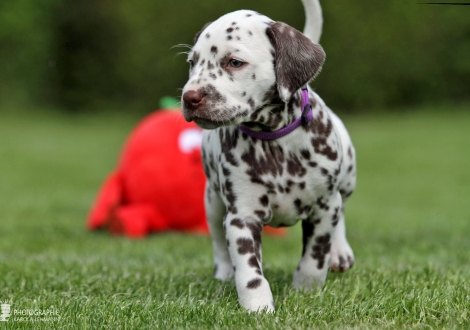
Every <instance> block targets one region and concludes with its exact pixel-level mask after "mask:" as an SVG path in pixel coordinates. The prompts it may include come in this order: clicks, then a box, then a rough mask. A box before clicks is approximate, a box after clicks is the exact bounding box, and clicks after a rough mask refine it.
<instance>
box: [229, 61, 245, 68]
mask: <svg viewBox="0 0 470 330" xmlns="http://www.w3.org/2000/svg"><path fill="white" fill-rule="evenodd" d="M243 64H245V62H242V61H240V60H236V59H232V60H230V61H229V62H228V65H229V66H231V67H232V68H239V67H241V66H243Z"/></svg>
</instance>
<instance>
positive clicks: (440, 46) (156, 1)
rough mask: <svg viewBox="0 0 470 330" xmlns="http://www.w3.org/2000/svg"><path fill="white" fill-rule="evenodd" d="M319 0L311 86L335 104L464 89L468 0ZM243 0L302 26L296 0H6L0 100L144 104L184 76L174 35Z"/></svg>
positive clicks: (461, 95)
mask: <svg viewBox="0 0 470 330" xmlns="http://www.w3.org/2000/svg"><path fill="white" fill-rule="evenodd" d="M321 4H322V7H323V13H324V19H325V24H324V33H323V36H322V39H321V43H322V45H323V47H324V48H325V50H326V53H327V60H326V63H325V66H324V69H323V72H322V74H321V75H320V76H319V78H318V79H317V80H316V81H315V82H314V83H313V86H314V87H315V88H316V89H317V91H318V92H319V94H320V95H321V96H322V97H323V98H324V100H325V101H326V103H327V104H328V105H330V106H331V107H332V108H333V109H341V110H348V111H356V112H358V111H364V110H367V109H371V108H374V109H378V108H390V107H400V106H402V105H419V104H423V103H427V104H435V103H436V102H438V103H454V104H455V103H461V102H467V101H469V100H470V93H469V91H470V86H469V85H470V84H469V81H470V8H468V6H433V5H420V4H417V3H416V1H410V0H406V1H404V0H396V1H382V2H377V1H373V0H362V1H353V0H340V1H322V2H321ZM242 8H246V9H253V10H256V11H259V12H261V13H263V14H266V15H267V16H269V17H271V18H272V19H274V20H279V21H284V22H286V23H288V24H290V25H292V26H294V27H296V28H297V29H300V30H302V29H303V24H304V12H303V8H302V4H301V2H300V0H299V1H281V0H275V1H273V0H258V1H248V0H236V1H222V0H200V1H197V2H196V1H192V0H191V1H190V0H172V1H162V0H135V1H123V0H114V1H110V0H2V1H0V104H2V103H3V104H4V103H14V104H18V103H24V104H36V103H41V104H45V105H52V106H57V107H59V108H60V109H68V110H69V111H80V110H83V109H94V110H95V109H100V108H109V107H113V108H122V109H125V110H126V111H136V112H139V113H146V112H149V111H151V110H153V109H155V108H157V107H158V100H159V99H160V97H162V96H164V95H169V96H174V97H179V94H180V91H179V90H178V88H181V87H182V86H183V85H184V83H185V81H186V78H187V70H188V66H187V63H186V62H185V55H179V56H178V55H177V54H178V53H179V52H182V51H185V50H186V49H185V48H178V47H176V48H172V47H173V46H175V45H177V44H192V42H193V37H194V35H195V33H196V32H197V31H199V30H200V29H201V27H202V26H203V25H204V24H205V23H206V22H208V21H212V20H215V19H216V18H218V17H219V16H220V15H222V14H224V13H227V12H230V11H233V10H237V9H242Z"/></svg>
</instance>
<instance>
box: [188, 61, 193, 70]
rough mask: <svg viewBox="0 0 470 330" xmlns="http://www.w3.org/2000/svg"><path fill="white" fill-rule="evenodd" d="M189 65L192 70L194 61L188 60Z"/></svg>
mask: <svg viewBox="0 0 470 330" xmlns="http://www.w3.org/2000/svg"><path fill="white" fill-rule="evenodd" d="M188 63H189V68H192V67H193V66H194V61H193V60H188Z"/></svg>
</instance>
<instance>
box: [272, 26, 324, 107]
mask: <svg viewBox="0 0 470 330" xmlns="http://www.w3.org/2000/svg"><path fill="white" fill-rule="evenodd" d="M266 34H267V36H268V38H269V40H270V41H271V43H272V45H273V46H274V51H275V54H274V61H275V62H274V70H275V72H276V80H277V90H278V92H279V95H280V97H281V99H282V100H283V101H284V102H287V101H288V100H289V99H290V98H291V97H292V94H293V93H294V92H295V91H297V90H298V89H299V88H301V87H302V86H303V85H305V84H306V83H308V82H309V81H310V80H311V79H313V78H314V77H315V76H316V75H317V74H318V73H319V72H320V70H321V67H322V65H323V62H324V61H325V52H324V51H323V48H322V47H321V46H320V45H318V44H314V43H313V42H312V41H311V40H310V39H309V38H307V37H306V36H305V35H303V34H302V33H301V32H300V31H298V30H296V29H294V28H293V27H291V26H289V25H287V24H285V23H282V22H273V23H270V25H269V27H268V28H267V29H266Z"/></svg>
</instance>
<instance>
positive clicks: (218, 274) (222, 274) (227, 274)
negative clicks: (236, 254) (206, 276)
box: [214, 263, 235, 281]
mask: <svg viewBox="0 0 470 330" xmlns="http://www.w3.org/2000/svg"><path fill="white" fill-rule="evenodd" d="M234 273H235V272H234V270H233V266H232V265H231V264H227V263H219V264H215V266H214V277H215V278H216V279H218V280H221V281H228V280H230V279H231V278H232V277H233V274H234Z"/></svg>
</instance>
